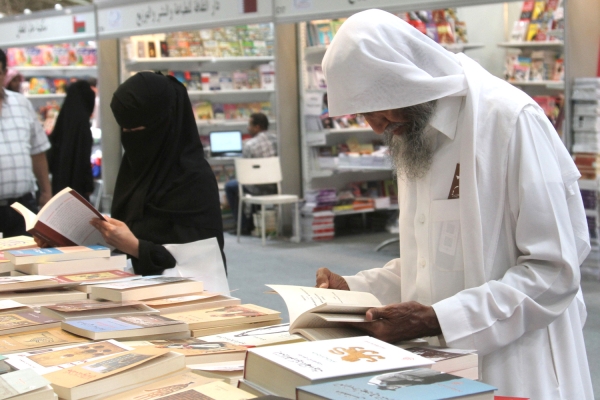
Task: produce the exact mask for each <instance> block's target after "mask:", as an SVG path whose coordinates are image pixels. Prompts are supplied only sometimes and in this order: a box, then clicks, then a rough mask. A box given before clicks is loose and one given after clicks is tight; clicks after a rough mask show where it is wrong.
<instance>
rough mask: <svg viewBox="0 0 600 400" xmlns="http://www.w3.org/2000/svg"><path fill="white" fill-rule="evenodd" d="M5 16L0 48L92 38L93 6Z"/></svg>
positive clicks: (93, 23) (93, 28)
mask: <svg viewBox="0 0 600 400" xmlns="http://www.w3.org/2000/svg"><path fill="white" fill-rule="evenodd" d="M82 8H85V10H82V9H81V8H80V9H79V11H78V9H77V8H73V9H67V10H64V11H59V12H48V13H38V15H35V14H31V15H19V16H15V17H5V18H3V21H2V23H0V47H17V46H28V45H38V44H49V43H64V42H79V41H85V40H95V39H96V18H95V15H94V8H93V7H82Z"/></svg>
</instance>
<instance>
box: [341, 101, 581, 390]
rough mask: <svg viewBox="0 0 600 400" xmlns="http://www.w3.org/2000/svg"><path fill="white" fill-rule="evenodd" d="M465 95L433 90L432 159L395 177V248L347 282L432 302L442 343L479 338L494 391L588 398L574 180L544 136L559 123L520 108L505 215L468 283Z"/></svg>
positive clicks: (383, 296) (464, 343) (473, 345)
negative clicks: (421, 172)
mask: <svg viewBox="0 0 600 400" xmlns="http://www.w3.org/2000/svg"><path fill="white" fill-rule="evenodd" d="M463 107H464V97H446V98H442V99H440V100H438V106H437V111H436V113H435V115H434V116H433V118H432V120H431V122H430V125H429V127H428V128H427V130H426V134H427V135H429V136H431V137H432V142H433V147H434V157H433V163H432V165H431V168H430V170H429V172H428V173H427V175H426V176H425V177H423V178H422V179H419V180H417V181H407V180H404V179H402V178H400V179H399V180H398V186H399V191H398V192H399V205H400V254H401V258H398V259H395V260H392V261H390V262H389V263H388V264H386V265H385V266H384V267H383V268H377V269H372V270H368V271H363V272H360V273H359V274H357V275H356V276H352V277H345V278H346V280H347V282H348V284H349V286H350V289H351V290H356V291H367V292H371V293H373V294H375V295H376V296H377V297H378V298H379V300H380V301H381V302H382V303H383V304H392V303H399V302H406V301H413V300H414V301H417V302H419V303H422V304H425V305H432V306H433V308H434V310H435V311H436V314H437V316H438V319H439V322H440V325H441V329H442V332H443V335H444V338H445V340H446V343H447V344H448V346H450V347H457V348H463V349H476V350H477V351H478V354H479V355H480V360H479V361H480V362H479V364H480V373H481V375H480V376H481V377H482V381H484V382H486V383H489V384H492V385H495V386H496V387H498V392H497V393H496V394H497V395H505V396H518V397H529V398H531V399H532V400H549V399H571V400H572V399H592V398H593V393H592V388H591V382H590V377H589V372H588V367H587V357H586V354H585V348H584V345H583V336H582V327H583V322H584V320H585V308H584V307H583V306H582V304H583V303H582V302H578V301H574V297H575V295H576V293H577V292H578V289H579V279H580V275H579V263H578V261H577V254H576V246H575V243H574V237H573V231H572V228H571V225H570V223H569V218H568V217H569V212H568V207H567V200H566V199H567V198H568V197H569V196H578V195H579V194H578V190H579V189H578V187H577V184H576V183H574V184H573V185H571V187H569V188H565V187H564V185H563V184H562V182H563V180H562V177H561V170H560V167H559V165H558V164H557V163H556V162H555V160H554V159H553V158H552V157H551V154H552V146H553V144H552V143H551V142H550V141H549V140H548V137H551V136H549V135H548V133H549V132H550V134H554V135H555V134H556V133H555V132H554V131H553V128H552V126H551V125H550V123H549V122H548V120H547V119H546V118H544V116H541V115H540V113H539V112H538V111H537V110H535V108H534V107H533V106H526V107H525V108H524V109H523V111H522V112H521V114H520V115H519V118H518V120H517V125H516V127H515V133H514V134H513V135H512V136H511V139H510V143H509V148H508V151H509V156H508V159H507V162H508V165H507V176H506V188H507V191H506V196H505V199H504V210H503V215H504V218H503V220H502V223H501V225H502V226H501V227H500V230H499V234H498V236H497V237H489V238H483V239H484V241H488V240H489V241H492V242H493V245H496V246H497V251H496V252H495V258H494V260H493V269H492V272H491V274H490V279H489V280H488V282H487V283H485V284H483V285H481V286H479V287H474V288H465V284H464V282H465V279H464V262H463V254H462V246H461V243H462V242H461V240H462V235H463V234H468V233H463V232H461V224H460V222H459V221H460V210H459V204H460V201H461V200H460V198H459V199H449V198H448V197H449V193H450V189H451V185H452V182H453V178H454V172H455V169H456V168H455V167H456V165H457V163H459V157H460V143H461V134H460V132H457V126H458V125H457V121H458V118H459V114H460V112H461V111H462V110H463ZM482 218H486V216H485V215H483V216H482ZM463 226H464V225H463ZM401 277H402V279H401ZM579 295H580V294H579Z"/></svg>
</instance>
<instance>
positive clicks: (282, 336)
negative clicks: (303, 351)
mask: <svg viewBox="0 0 600 400" xmlns="http://www.w3.org/2000/svg"><path fill="white" fill-rule="evenodd" d="M289 330H290V324H279V325H271V326H266V327H260V328H252V329H244V330H238V331H233V332H227V333H221V334H217V335H211V336H203V337H202V340H205V341H207V342H219V341H223V342H228V343H233V344H236V345H238V346H245V347H261V346H273V345H276V344H285V343H297V342H305V341H306V339H304V338H303V337H302V336H300V335H297V334H291V333H290V332H289Z"/></svg>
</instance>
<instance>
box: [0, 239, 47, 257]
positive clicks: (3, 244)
mask: <svg viewBox="0 0 600 400" xmlns="http://www.w3.org/2000/svg"><path fill="white" fill-rule="evenodd" d="M32 247H38V245H37V243H35V240H34V239H33V238H32V237H31V236H13V237H7V238H0V253H1V252H3V251H5V250H17V249H29V248H32Z"/></svg>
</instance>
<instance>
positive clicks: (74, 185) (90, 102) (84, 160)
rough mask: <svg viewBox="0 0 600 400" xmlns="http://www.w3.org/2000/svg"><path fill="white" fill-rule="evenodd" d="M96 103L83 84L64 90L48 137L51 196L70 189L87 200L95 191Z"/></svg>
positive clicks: (90, 91) (73, 85) (76, 83)
mask: <svg viewBox="0 0 600 400" xmlns="http://www.w3.org/2000/svg"><path fill="white" fill-rule="evenodd" d="M95 99H96V94H95V93H94V91H93V90H92V88H91V86H90V84H89V83H88V82H86V81H81V80H80V81H76V82H73V83H71V84H70V85H69V87H68V88H67V95H66V97H65V101H64V102H63V105H62V107H61V109H60V112H59V114H58V118H57V119H56V123H55V125H54V129H53V130H52V133H51V134H50V143H52V148H51V149H50V150H49V152H48V167H49V169H50V172H51V173H52V194H56V193H58V192H60V191H61V190H63V189H64V188H66V187H70V188H71V189H74V190H76V191H77V192H78V193H79V194H81V195H82V196H83V197H85V198H86V199H87V200H89V196H90V194H92V192H93V191H94V178H93V176H92V161H91V155H92V144H93V142H94V140H93V138H92V131H91V130H90V117H91V116H92V113H93V112H94V103H95Z"/></svg>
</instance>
